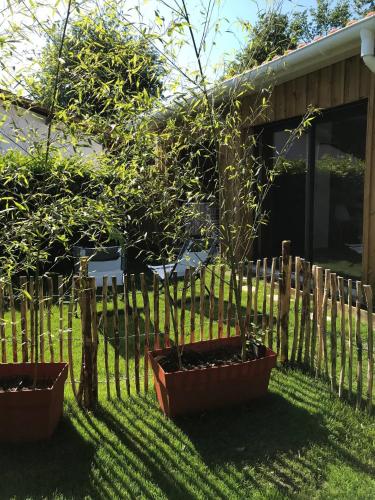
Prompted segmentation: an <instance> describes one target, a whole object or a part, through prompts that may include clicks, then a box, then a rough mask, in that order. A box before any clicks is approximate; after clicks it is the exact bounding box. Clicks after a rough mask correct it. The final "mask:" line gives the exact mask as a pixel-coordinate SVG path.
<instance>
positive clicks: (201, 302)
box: [199, 266, 206, 340]
mask: <svg viewBox="0 0 375 500" xmlns="http://www.w3.org/2000/svg"><path fill="white" fill-rule="evenodd" d="M205 294H206V268H205V267H203V266H202V267H201V270H200V295H199V313H200V324H199V326H200V340H203V339H204V318H205V310H204V305H205V304H204V302H205Z"/></svg>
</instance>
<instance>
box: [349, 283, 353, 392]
mask: <svg viewBox="0 0 375 500" xmlns="http://www.w3.org/2000/svg"><path fill="white" fill-rule="evenodd" d="M352 291H353V282H352V280H351V279H349V280H348V335H349V359H348V399H349V401H351V399H352V396H353V297H352Z"/></svg>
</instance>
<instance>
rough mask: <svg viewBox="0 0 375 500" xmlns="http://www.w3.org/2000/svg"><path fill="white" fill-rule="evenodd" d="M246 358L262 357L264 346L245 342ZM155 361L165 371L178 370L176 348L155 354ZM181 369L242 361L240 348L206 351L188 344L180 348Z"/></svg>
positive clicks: (202, 367) (195, 368)
mask: <svg viewBox="0 0 375 500" xmlns="http://www.w3.org/2000/svg"><path fill="white" fill-rule="evenodd" d="M246 345H247V360H248V361H252V360H254V359H258V358H261V357H264V355H265V351H266V348H265V346H264V345H262V344H258V343H255V342H251V341H250V342H247V344H246ZM155 361H156V362H157V363H159V364H160V366H161V367H162V368H163V370H164V371H165V372H167V373H172V372H177V371H179V370H180V369H179V365H178V356H177V350H176V349H175V348H173V349H171V351H170V352H169V353H168V354H166V355H160V356H155ZM181 363H182V371H186V370H199V369H204V368H211V367H214V366H222V365H234V364H238V363H242V358H241V348H240V347H236V348H229V347H228V348H220V349H215V350H212V351H207V352H197V351H194V350H193V349H189V347H188V346H184V347H183V348H182V353H181Z"/></svg>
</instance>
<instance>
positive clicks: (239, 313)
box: [235, 262, 243, 336]
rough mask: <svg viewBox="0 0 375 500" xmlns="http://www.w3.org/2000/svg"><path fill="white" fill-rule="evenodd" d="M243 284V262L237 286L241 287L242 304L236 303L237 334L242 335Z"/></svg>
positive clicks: (239, 269) (239, 266)
mask: <svg viewBox="0 0 375 500" xmlns="http://www.w3.org/2000/svg"><path fill="white" fill-rule="evenodd" d="M242 285H243V262H240V263H239V264H238V277H237V286H238V287H239V292H240V293H239V296H240V306H239V308H237V304H236V335H237V336H238V335H240V321H242ZM235 302H236V301H235Z"/></svg>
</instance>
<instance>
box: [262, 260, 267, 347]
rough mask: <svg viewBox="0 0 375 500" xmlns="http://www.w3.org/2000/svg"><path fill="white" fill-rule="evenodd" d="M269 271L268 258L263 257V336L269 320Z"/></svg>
mask: <svg viewBox="0 0 375 500" xmlns="http://www.w3.org/2000/svg"><path fill="white" fill-rule="evenodd" d="M267 272H268V259H267V257H265V258H264V259H263V303H262V337H263V338H264V336H265V334H266V330H267V327H268V321H267Z"/></svg>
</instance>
